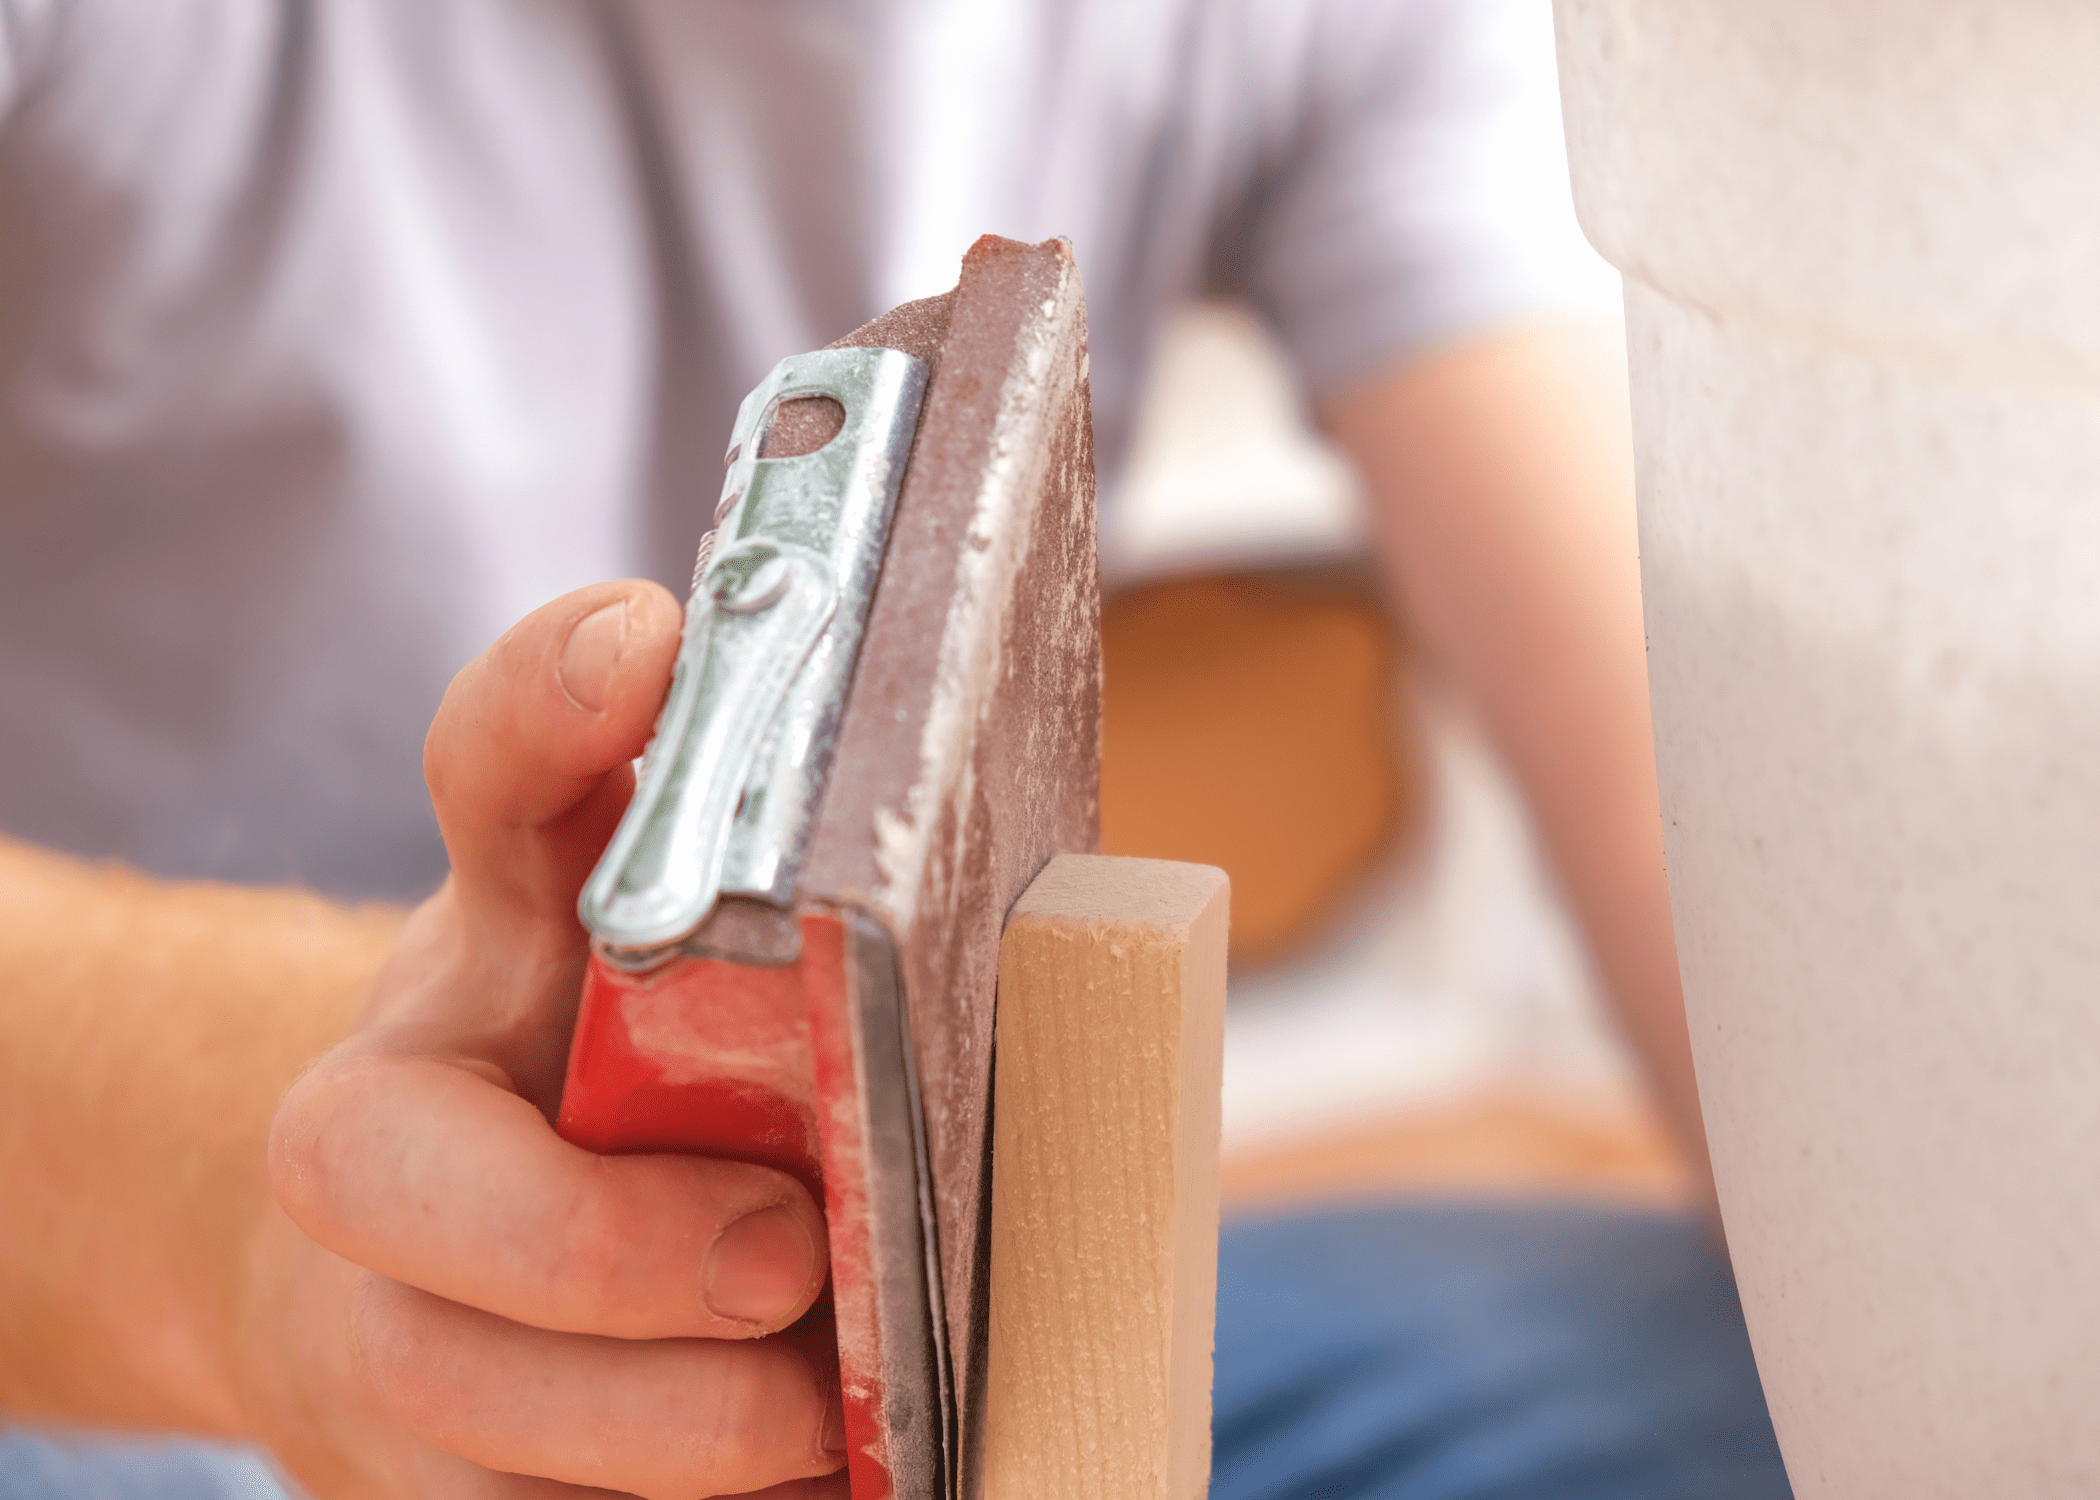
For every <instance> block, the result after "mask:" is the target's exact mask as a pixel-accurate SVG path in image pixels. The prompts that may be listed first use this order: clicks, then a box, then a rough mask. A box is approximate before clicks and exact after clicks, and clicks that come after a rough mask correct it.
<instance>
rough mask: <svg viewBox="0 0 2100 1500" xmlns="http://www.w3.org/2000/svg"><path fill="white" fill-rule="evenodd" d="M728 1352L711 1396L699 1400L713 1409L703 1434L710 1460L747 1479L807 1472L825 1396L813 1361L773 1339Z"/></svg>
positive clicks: (722, 1469)
mask: <svg viewBox="0 0 2100 1500" xmlns="http://www.w3.org/2000/svg"><path fill="white" fill-rule="evenodd" d="M724 1352H725V1353H726V1354H728V1355H730V1356H731V1357H729V1358H726V1359H724V1360H722V1361H721V1363H720V1365H719V1366H718V1368H717V1370H716V1372H715V1373H716V1378H715V1380H714V1381H713V1382H712V1386H713V1389H712V1390H711V1391H710V1392H709V1396H710V1399H709V1400H707V1401H705V1402H700V1403H696V1409H697V1410H700V1411H702V1412H705V1413H706V1414H707V1419H708V1420H707V1422H706V1425H705V1427H704V1428H703V1430H702V1432H701V1434H700V1439H701V1443H702V1446H703V1449H704V1452H705V1454H706V1457H707V1461H708V1463H709V1466H710V1467H711V1468H712V1469H714V1471H715V1472H716V1473H718V1474H720V1475H721V1476H723V1477H724V1478H725V1479H728V1478H735V1479H738V1480H741V1481H745V1482H749V1481H751V1480H757V1481H759V1482H764V1481H765V1480H768V1479H781V1478H785V1477H788V1476H790V1475H793V1474H796V1473H800V1472H803V1471H804V1470H805V1469H806V1468H807V1460H808V1459H809V1458H810V1457H813V1456H814V1453H815V1448H816V1440H817V1428H818V1424H819V1422H820V1420H821V1417H822V1408H821V1405H820V1402H821V1401H822V1399H823V1398H822V1395H821V1392H820V1391H819V1390H818V1387H817V1381H816V1376H815V1374H814V1372H813V1371H812V1370H811V1369H810V1366H809V1362H808V1361H807V1360H806V1359H804V1358H803V1357H802V1356H801V1355H800V1354H798V1353H796V1352H795V1351H793V1350H792V1349H788V1348H784V1347H781V1346H778V1345H773V1344H744V1345H739V1346H737V1347H735V1348H734V1349H731V1350H727V1351H724ZM805 1429H806V1430H805ZM798 1437H799V1438H800V1439H801V1442H799V1443H798V1441H797V1438H798ZM804 1444H806V1445H807V1449H808V1451H807V1452H804V1451H802V1449H803V1445H804Z"/></svg>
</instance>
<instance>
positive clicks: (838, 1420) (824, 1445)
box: [817, 1386, 846, 1458]
mask: <svg viewBox="0 0 2100 1500" xmlns="http://www.w3.org/2000/svg"><path fill="white" fill-rule="evenodd" d="M817 1449H818V1451H819V1452H821V1453H822V1454H823V1455H824V1456H825V1457H826V1458H844V1457H845V1456H846V1400H845V1396H844V1394H843V1393H842V1392H841V1391H840V1390H839V1388H838V1387H837V1386H833V1387H832V1388H831V1395H830V1396H829V1397H827V1398H826V1399H825V1402H824V1432H823V1435H822V1436H821V1437H819V1438H818V1439H817Z"/></svg>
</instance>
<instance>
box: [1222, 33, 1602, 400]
mask: <svg viewBox="0 0 2100 1500" xmlns="http://www.w3.org/2000/svg"><path fill="white" fill-rule="evenodd" d="M1281 9H1285V8H1282V7H1279V10H1281ZM1298 16H1299V18H1300V19H1299V21H1298V22H1297V24H1296V25H1295V26H1294V28H1293V34H1292V35H1290V36H1289V37H1288V38H1283V39H1278V38H1276V37H1274V36H1273V34H1272V36H1271V38H1270V41H1271V42H1272V43H1276V42H1278V41H1279V40H1280V42H1281V44H1280V45H1271V46H1269V47H1268V48H1267V49H1266V50H1267V51H1268V54H1269V55H1268V56H1267V57H1266V58H1264V59H1254V60H1251V61H1252V63H1253V66H1254V68H1255V69H1256V71H1257V72H1265V73H1266V74H1267V81H1268V83H1269V84H1270V88H1269V90H1268V91H1266V92H1267V97H1266V100H1265V101H1264V102H1265V104H1266V105H1267V107H1268V109H1269V110H1270V114H1269V118H1270V119H1272V120H1274V121H1275V122H1276V125H1275V128H1274V129H1273V130H1270V131H1268V132H1267V135H1266V137H1265V138H1264V139H1263V141H1262V144H1261V146H1260V147H1259V149H1258V151H1257V161H1256V165H1255V168H1254V170H1253V171H1252V172H1251V173H1250V177H1249V185H1248V190H1247V193H1246V196H1245V199H1244V201H1243V203H1242V205H1241V206H1240V208H1239V210H1238V213H1237V216H1236V221H1235V222H1233V223H1232V224H1230V225H1228V226H1226V233H1225V234H1223V235H1222V236H1221V237H1220V245H1221V253H1220V259H1219V262H1218V274H1217V276H1216V278H1215V279H1216V280H1217V281H1218V282H1220V283H1221V284H1222V286H1223V287H1224V288H1225V289H1227V290H1229V291H1232V292H1235V293H1237V294H1238V295H1241V296H1244V297H1245V298H1247V299H1248V300H1249V301H1251V302H1252V303H1253V304H1254V305H1255V306H1256V307H1257V308H1258V309H1259V310H1260V311H1261V312H1262V313H1263V314H1264V315H1265V316H1266V317H1267V318H1268V319H1269V320H1270V322H1271V323H1272V324H1273V325H1274V327H1275V330H1276V332H1277V335H1278V337H1279V338H1280V339H1281V340H1282V341H1283V343H1284V345H1285V347H1286V348H1287V349H1288V350H1289V351H1290V352H1291V354H1292V356H1293V357H1294V360H1295V362H1296V363H1297V365H1298V368H1299V370H1300V372H1301V374H1302V376H1303V377H1304V379H1305V380H1306V381H1307V383H1308V384H1309V385H1310V386H1311V387H1312V388H1313V389H1315V390H1320V389H1327V388H1332V387H1334V386H1336V385H1340V384H1344V383H1346V382H1348V381H1350V380H1352V379H1355V378H1357V377H1359V376H1362V375H1366V374H1369V373H1371V372H1372V371H1374V370H1376V369H1378V368H1380V367H1381V366H1384V365H1387V364H1390V363H1393V362H1396V361H1399V360H1403V359H1405V358H1407V357H1408V356H1410V355H1413V354H1418V353H1421V352H1423V351H1425V350H1427V349H1429V348H1432V347H1434V346H1436V345H1438V344H1440V343H1444V342H1448V341H1450V340H1453V339H1457V338H1462V337H1464V336H1465V335H1466V334H1468V333H1470V332H1474V331H1478V330H1481V329H1484V328H1487V327H1491V326H1494V325H1496V324H1498V323H1505V322H1509V321H1514V320H1517V319H1520V318H1523V317H1526V316H1530V315H1536V314H1543V313H1552V312H1564V313H1576V314H1592V315H1604V316H1616V315H1617V312H1618V309H1619V298H1620V285H1619V279H1618V276H1617V274H1616V273H1615V272H1613V271H1612V270H1611V268H1610V267H1609V266H1608V265H1607V264H1605V262H1604V261H1603V260H1602V259H1601V258H1599V257H1598V256H1597V255H1596V253H1595V252H1594V251H1592V250H1591V249H1590V248H1589V246H1588V245H1587V243H1586V242H1585V241H1584V240H1583V239H1582V236H1581V231H1580V230H1579V228H1578V227H1577V226H1576V223H1575V216H1574V209H1573V206H1572V203H1571V201H1570V196H1569V189H1568V171H1567V157H1566V149H1565V146H1564V144H1563V136H1562V130H1561V120H1560V100H1559V93H1558V88H1557V82H1556V77H1555V72H1554V61H1553V29H1552V16H1551V12H1550V9H1549V5H1548V0H1383V3H1380V0H1327V3H1325V4H1316V5H1309V6H1305V7H1303V8H1298Z"/></svg>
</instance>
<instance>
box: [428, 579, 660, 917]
mask: <svg viewBox="0 0 2100 1500" xmlns="http://www.w3.org/2000/svg"><path fill="white" fill-rule="evenodd" d="M680 618H681V617H680V612H679V608H678V605H677V602H676V601H675V600H673V599H672V597H671V595H670V593H669V592H668V591H667V590H665V589H664V588H662V587H661V586H660V585H658V584H654V583H649V582H646V581H640V580H631V581H628V582H625V583H601V584H594V585H592V586H591V587H589V588H583V589H578V590H576V591H575V592H574V593H571V594H564V595H563V596H562V597H561V598H559V599H557V600H555V601H554V602H553V603H551V604H548V605H544V606H542V607H541V608H539V609H537V610H535V611H533V612H532V613H531V614H529V615H527V616H526V617H525V618H524V619H523V620H521V621H519V622H518V624H517V625H515V626H513V627H512V628H511V629H510V630H508V631H507V632H505V633H504V635H503V637H502V639H500V640H498V641H497V642H496V643H495V645H493V646H491V647H489V649H488V650H487V651H485V652H483V653H482V655H481V656H479V657H478V658H476V659H475V660H474V661H473V662H472V663H471V664H469V665H468V666H467V667H466V669H465V670H464V671H462V672H461V673H460V674H459V675H458V676H457V677H455V678H453V679H452V685H451V686H450V687H449V688H447V689H446V691H445V699H444V702H443V703H442V704H440V705H439V707H438V712H437V717H436V719H435V720H434V721H433V722H432V723H431V726H430V735H429V738H428V739H427V740H426V741H425V742H424V746H423V775H424V779H425V781H427V782H428V783H429V786H430V798H431V802H432V804H433V805H434V806H435V807H436V810H437V819H438V827H439V829H440V830H441V831H442V832H443V834H444V837H445V849H446V852H447V854H449V855H450V856H451V860H452V872H453V877H454V881H455V883H456V885H457V888H458V895H459V898H460V900H461V901H462V902H463V903H464V904H465V905H466V907H467V908H468V909H469V910H470V911H472V912H475V913H476V914H478V915H480V916H483V917H494V918H498V919H501V920H507V921H527V922H533V921H544V920H547V919H549V918H556V919H560V920H565V921H571V922H573V921H574V907H575V902H576V894H577V892H578V891H579V890H580V889H581V888H582V885H583V881H584V879H585V877H586V876H588V875H589V873H590V868H591V864H592V863H593V861H595V860H596V859H597V857H598V853H599V851H600V850H602V849H603V848H604V846H605V842H606V840H607V839H608V838H609V837H611V834H612V830H613V827H614V825H615V824H616V823H617V822H618V821H619V817H620V813H621V811H622V810H623V809H624V808H625V807H626V805H627V800H628V798H629V796H630V795H631V794H632V792H633V788H634V779H633V774H632V772H631V771H630V770H629V762H630V761H632V760H633V758H634V757H635V756H636V755H638V754H639V753H640V752H641V749H642V746H643V744H644V743H646V742H647V740H648V738H649V732H650V728H651V726H652V724H653V723H654V721H655V717H656V713H657V710H658V709H659V708H660V707H661V706H662V704H663V699H664V694H665V692H666V690H667V689H668V688H669V686H670V682H671V669H672V666H673V665H674V663H675V662H676V660H677V655H678V637H679V626H680Z"/></svg>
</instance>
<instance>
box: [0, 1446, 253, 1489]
mask: <svg viewBox="0 0 2100 1500" xmlns="http://www.w3.org/2000/svg"><path fill="white" fill-rule="evenodd" d="M0 1500H285V1490H284V1487H283V1486H282V1485H280V1484H279V1483H278V1482H277V1478H276V1476H275V1474H274V1472H273V1471H272V1469H271V1467H270V1465H269V1463H268V1461H267V1460H265V1459H264V1458H263V1457H262V1456H261V1455H259V1454H257V1453H255V1452H254V1451H253V1450H251V1449H246V1448H236V1447H233V1446H231V1445H228V1444H221V1443H191V1442H175V1441H169V1440H165V1439H161V1440H156V1439H152V1438H123V1439H111V1438H107V1437H99V1436H97V1437H91V1436H88V1435H86V1434H74V1433H67V1434H63V1435H60V1434H53V1433H39V1432H28V1431H24V1430H21V1429H16V1430H13V1431H0Z"/></svg>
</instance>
